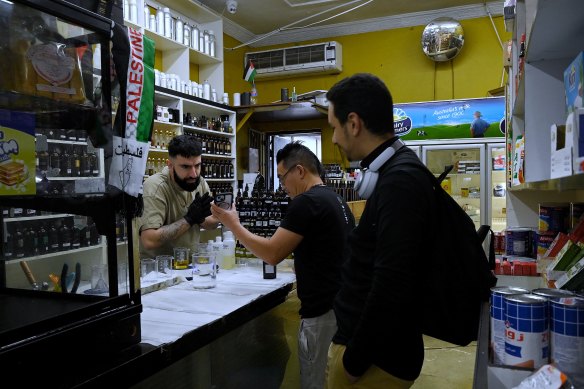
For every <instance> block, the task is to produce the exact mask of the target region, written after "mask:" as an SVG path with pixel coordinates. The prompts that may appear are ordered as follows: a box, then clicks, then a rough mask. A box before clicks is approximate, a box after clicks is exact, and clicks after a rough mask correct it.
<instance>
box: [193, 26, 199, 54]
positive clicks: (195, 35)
mask: <svg viewBox="0 0 584 389" xmlns="http://www.w3.org/2000/svg"><path fill="white" fill-rule="evenodd" d="M199 39H201V31H200V30H199V27H197V25H196V24H193V28H192V29H191V47H192V48H193V49H194V50H197V51H201V46H200V45H199Z"/></svg>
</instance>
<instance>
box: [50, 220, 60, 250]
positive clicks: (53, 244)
mask: <svg viewBox="0 0 584 389" xmlns="http://www.w3.org/2000/svg"><path fill="white" fill-rule="evenodd" d="M49 251H50V252H52V253H54V252H57V251H59V232H58V231H57V226H56V225H55V222H54V221H53V222H51V223H50V224H49Z"/></svg>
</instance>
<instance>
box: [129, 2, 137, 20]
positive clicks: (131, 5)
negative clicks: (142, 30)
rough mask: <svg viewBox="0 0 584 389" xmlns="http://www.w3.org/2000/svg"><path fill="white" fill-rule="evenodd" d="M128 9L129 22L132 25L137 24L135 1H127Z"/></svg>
mask: <svg viewBox="0 0 584 389" xmlns="http://www.w3.org/2000/svg"><path fill="white" fill-rule="evenodd" d="M128 8H129V11H130V18H129V20H130V21H131V22H132V23H137V22H138V6H137V5H136V0H128Z"/></svg>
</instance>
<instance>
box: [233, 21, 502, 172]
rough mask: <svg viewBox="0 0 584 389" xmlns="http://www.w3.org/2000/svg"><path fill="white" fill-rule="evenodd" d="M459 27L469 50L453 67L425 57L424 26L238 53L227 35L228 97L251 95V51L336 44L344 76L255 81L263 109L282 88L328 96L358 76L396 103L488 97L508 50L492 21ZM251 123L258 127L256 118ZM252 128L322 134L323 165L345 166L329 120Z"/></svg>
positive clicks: (241, 143)
mask: <svg viewBox="0 0 584 389" xmlns="http://www.w3.org/2000/svg"><path fill="white" fill-rule="evenodd" d="M493 20H494V23H495V26H496V28H497V31H498V33H499V36H500V38H501V40H502V41H503V42H504V41H505V40H508V39H510V38H511V36H510V33H507V32H505V27H504V22H503V17H495V18H493ZM460 23H461V25H462V27H463V29H464V37H465V41H464V46H463V48H462V50H461V51H460V53H459V54H458V56H457V57H456V58H454V59H453V60H452V61H450V62H440V63H438V62H433V61H431V60H430V59H429V58H427V57H426V56H425V55H424V53H423V52H422V48H421V43H420V40H421V36H422V31H423V29H424V27H425V26H415V27H407V28H399V29H392V30H385V31H377V32H370V33H363V34H357V35H350V36H339V37H331V38H327V39H320V40H313V41H303V42H294V43H290V44H286V45H279V46H269V47H261V48H251V47H243V48H240V49H237V50H230V49H229V48H231V47H235V46H237V45H239V44H240V43H241V42H238V41H237V40H235V39H233V38H232V37H230V36H228V35H224V46H225V48H226V50H225V52H224V66H225V91H226V92H228V93H229V95H230V96H232V95H233V93H234V92H245V91H249V90H250V85H249V83H247V82H246V81H244V80H243V79H242V74H243V56H244V53H245V52H246V51H260V50H268V49H273V48H278V47H289V46H294V45H301V44H310V43H316V42H326V41H329V40H335V41H337V42H340V43H341V44H342V46H343V71H342V72H341V73H340V74H336V75H315V76H302V77H295V78H286V79H272V80H261V79H259V80H257V81H256V87H257V90H258V96H259V103H260V104H263V103H269V102H273V101H276V100H279V98H280V88H284V87H287V88H288V89H289V90H290V91H291V90H292V87H294V86H295V87H296V92H297V93H298V94H301V93H305V92H309V91H312V90H317V89H323V90H328V89H330V87H331V86H332V85H333V84H335V83H336V82H337V81H339V80H341V79H343V78H345V77H347V76H350V75H351V74H354V73H357V72H369V73H373V74H376V75H377V76H379V77H380V78H381V79H382V80H383V81H385V83H386V84H387V85H388V87H389V89H390V91H391V93H392V95H393V98H394V102H396V103H407V102H417V101H433V100H448V99H461V98H473V97H486V96H488V91H489V90H492V89H496V88H498V87H500V86H501V85H502V84H501V82H502V76H503V66H502V65H503V63H502V61H503V50H502V48H501V45H500V44H499V40H498V39H497V35H496V34H495V31H494V30H493V26H492V24H491V20H490V19H489V18H488V17H484V18H477V19H469V20H462V21H460ZM251 121H252V123H253V116H252V119H251ZM252 125H253V128H254V129H258V130H265V131H269V130H271V131H278V130H287V131H290V130H299V129H310V128H322V155H323V162H324V163H333V162H340V163H343V162H345V161H343V160H342V157H341V155H340V153H339V151H338V149H337V148H336V147H335V146H334V145H333V144H332V142H331V137H332V132H331V130H330V128H329V126H328V124H327V123H326V120H322V121H300V122H290V123H273V124H270V123H268V124H266V123H262V124H259V123H258V124H252ZM245 128H246V127H244V128H243V129H242V130H241V131H239V132H238V134H237V145H238V152H239V151H240V150H242V151H241V152H243V150H244V148H245V147H247V131H245Z"/></svg>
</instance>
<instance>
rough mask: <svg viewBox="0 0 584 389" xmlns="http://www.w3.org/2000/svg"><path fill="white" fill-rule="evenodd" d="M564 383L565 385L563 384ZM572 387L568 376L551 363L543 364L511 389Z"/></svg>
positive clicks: (564, 388) (569, 388) (566, 388)
mask: <svg viewBox="0 0 584 389" xmlns="http://www.w3.org/2000/svg"><path fill="white" fill-rule="evenodd" d="M564 385H565V386H564ZM560 388H562V389H573V388H574V386H572V385H571V384H570V383H569V382H568V377H566V375H565V374H564V373H562V372H561V371H560V370H558V369H557V368H556V367H554V366H552V365H543V366H542V367H540V368H539V370H537V371H536V372H535V373H533V374H532V375H530V376H529V377H527V378H526V379H524V380H523V381H521V383H520V384H519V385H517V386H515V387H513V389H560Z"/></svg>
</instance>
